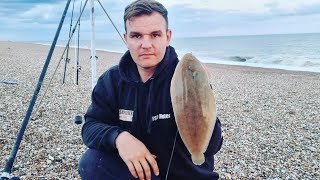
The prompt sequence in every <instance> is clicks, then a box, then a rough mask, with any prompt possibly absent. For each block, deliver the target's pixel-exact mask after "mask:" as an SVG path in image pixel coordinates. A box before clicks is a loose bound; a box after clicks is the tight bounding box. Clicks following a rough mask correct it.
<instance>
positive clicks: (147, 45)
mask: <svg viewBox="0 0 320 180" xmlns="http://www.w3.org/2000/svg"><path fill="white" fill-rule="evenodd" d="M141 47H142V48H151V47H152V42H151V39H150V38H147V37H146V38H143V39H142V42H141Z"/></svg>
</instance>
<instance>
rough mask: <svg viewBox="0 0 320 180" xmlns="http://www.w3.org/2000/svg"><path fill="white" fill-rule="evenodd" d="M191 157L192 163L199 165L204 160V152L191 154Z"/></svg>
mask: <svg viewBox="0 0 320 180" xmlns="http://www.w3.org/2000/svg"><path fill="white" fill-rule="evenodd" d="M191 159H192V162H193V164H195V165H201V164H203V163H204V161H205V158H204V154H197V155H192V156H191Z"/></svg>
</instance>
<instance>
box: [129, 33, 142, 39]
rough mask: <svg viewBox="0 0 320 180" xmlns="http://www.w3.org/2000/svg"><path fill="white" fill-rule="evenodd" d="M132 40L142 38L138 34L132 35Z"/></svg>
mask: <svg viewBox="0 0 320 180" xmlns="http://www.w3.org/2000/svg"><path fill="white" fill-rule="evenodd" d="M131 38H136V39H137V38H140V35H138V34H136V35H132V36H131Z"/></svg>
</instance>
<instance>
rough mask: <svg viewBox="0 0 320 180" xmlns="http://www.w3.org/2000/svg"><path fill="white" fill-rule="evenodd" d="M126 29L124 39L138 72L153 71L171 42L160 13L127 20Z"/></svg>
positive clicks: (169, 33) (168, 31)
mask: <svg viewBox="0 0 320 180" xmlns="http://www.w3.org/2000/svg"><path fill="white" fill-rule="evenodd" d="M126 27H127V31H126V33H124V38H125V40H126V43H127V47H128V49H129V51H130V54H131V56H132V58H133V60H134V62H135V63H136V64H137V68H138V70H139V72H140V71H141V70H142V71H143V70H148V69H149V70H150V69H151V70H153V71H154V70H155V68H156V66H157V65H158V64H159V63H160V62H161V61H162V59H163V57H164V54H165V52H166V47H167V46H169V44H170V40H171V30H166V21H165V19H164V18H163V16H162V15H161V14H160V13H158V12H154V13H152V14H150V15H142V16H137V17H133V18H131V19H130V20H127V22H126Z"/></svg>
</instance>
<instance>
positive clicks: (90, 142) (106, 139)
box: [81, 71, 123, 151]
mask: <svg viewBox="0 0 320 180" xmlns="http://www.w3.org/2000/svg"><path fill="white" fill-rule="evenodd" d="M110 74H111V73H110V71H107V72H106V73H105V74H103V75H102V76H101V77H100V78H99V80H98V82H97V84H96V86H95V88H94V89H93V91H92V95H91V105H90V106H89V108H88V110H87V113H86V114H85V123H84V125H83V127H82V132H81V134H82V139H83V142H84V144H85V145H86V146H87V147H89V148H95V149H98V150H102V151H105V150H107V151H108V150H111V151H113V150H116V146H115V139H116V137H117V136H118V135H119V134H120V133H121V132H122V131H123V130H122V129H121V128H120V127H119V126H118V122H119V114H118V113H119V112H118V108H117V98H116V97H117V95H116V93H115V90H114V89H115V87H114V85H113V83H112V81H113V79H112V78H111V75H110Z"/></svg>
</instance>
